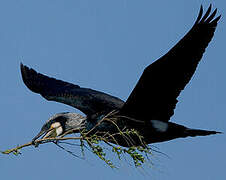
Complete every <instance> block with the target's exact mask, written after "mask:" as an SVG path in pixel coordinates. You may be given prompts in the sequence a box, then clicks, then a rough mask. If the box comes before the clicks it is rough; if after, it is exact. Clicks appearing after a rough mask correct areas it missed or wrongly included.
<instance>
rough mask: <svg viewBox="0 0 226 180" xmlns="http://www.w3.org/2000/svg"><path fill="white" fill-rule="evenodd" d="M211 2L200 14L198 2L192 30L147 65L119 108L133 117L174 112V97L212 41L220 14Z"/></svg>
mask: <svg viewBox="0 0 226 180" xmlns="http://www.w3.org/2000/svg"><path fill="white" fill-rule="evenodd" d="M210 12H211V5H210V7H209V9H208V10H207V12H206V13H205V15H204V16H203V8H202V6H201V9H200V12H199V15H198V18H197V20H196V22H195V24H194V26H193V27H192V28H191V30H190V31H189V32H188V33H187V34H186V35H185V36H184V37H183V38H182V39H181V40H180V41H179V42H178V43H177V44H176V45H175V46H174V47H173V48H172V49H171V50H170V51H169V52H168V53H167V54H166V55H164V56H163V57H161V58H160V59H158V60H157V61H155V62H154V63H152V64H151V65H149V66H148V67H146V69H145V70H144V72H143V74H142V76H141V78H140V79H139V81H138V83H137V85H136V86H135V88H134V89H133V91H132V93H131V94H130V96H129V98H128V99H127V101H126V102H125V104H124V106H123V107H122V109H121V113H122V114H124V115H126V116H129V117H131V118H134V119H139V120H142V121H148V120H151V119H158V120H162V121H168V120H169V119H170V117H171V116H172V115H173V114H174V109H175V106H176V103H177V97H178V96H179V94H180V92H181V91H182V90H183V89H184V88H185V86H186V84H187V83H188V82H189V80H190V79H191V77H192V75H193V74H194V72H195V69H196V67H197V65H198V63H199V61H200V60H201V58H202V55H203V53H204V51H205V48H206V47H207V45H208V43H209V42H210V41H211V39H212V37H213V35H214V31H215V28H216V26H217V22H218V20H219V19H220V16H218V17H217V18H214V17H215V15H216V12H217V9H216V10H215V11H214V12H213V13H212V14H210Z"/></svg>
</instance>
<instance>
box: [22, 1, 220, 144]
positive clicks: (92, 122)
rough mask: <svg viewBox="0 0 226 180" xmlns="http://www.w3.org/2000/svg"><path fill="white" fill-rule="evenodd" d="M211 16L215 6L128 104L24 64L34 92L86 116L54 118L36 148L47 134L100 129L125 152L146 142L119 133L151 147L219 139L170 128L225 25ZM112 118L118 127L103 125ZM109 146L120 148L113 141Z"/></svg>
mask: <svg viewBox="0 0 226 180" xmlns="http://www.w3.org/2000/svg"><path fill="white" fill-rule="evenodd" d="M210 12H211V5H210V7H209V8H208V10H207V12H206V13H205V14H204V16H203V8H202V6H201V9H200V12H199V15H198V18H197V20H196V22H195V24H194V25H193V27H192V28H191V29H190V31H189V32H188V33H187V34H186V35H185V36H184V37H183V38H182V39H181V40H180V41H179V42H178V43H177V44H176V45H175V46H174V47H173V48H172V49H171V50H170V51H169V52H168V53H167V54H165V55H164V56H162V57H161V58H160V59H158V60H157V61H155V62H154V63H152V64H151V65H149V66H148V67H146V68H145V70H144V72H143V74H142V76H141V78H140V79H139V81H138V83H137V85H136V86H135V88H134V89H133V91H132V93H131V94H130V96H129V98H128V99H127V101H126V102H124V101H122V100H121V99H119V98H117V97H114V96H111V95H108V94H105V93H103V92H99V91H95V90H92V89H88V88H82V87H80V86H78V85H74V84H71V83H68V82H65V81H61V80H57V79H54V78H51V77H48V76H46V75H43V74H40V73H37V72H36V71H35V70H33V69H31V68H28V67H27V66H24V65H23V64H21V73H22V78H23V81H24V83H25V85H26V86H27V87H28V88H29V89H30V90H31V91H33V92H35V93H39V94H41V95H42V96H43V97H44V98H45V99H47V100H50V101H57V102H60V103H64V104H67V105H70V106H72V107H75V108H77V109H79V110H81V111H82V112H83V113H84V114H85V115H86V116H81V115H79V114H77V113H59V114H56V115H54V116H52V117H51V118H50V119H49V120H48V121H47V122H46V123H45V124H44V125H43V127H42V129H41V131H40V133H39V134H38V135H37V136H35V137H34V139H33V142H35V140H36V139H38V138H39V137H40V136H41V135H43V134H45V135H44V138H45V137H58V136H61V135H62V134H64V133H65V132H70V131H71V133H76V132H80V131H81V130H87V131H89V130H91V129H93V128H94V127H95V128H94V129H95V130H94V131H95V132H99V133H100V134H101V133H109V134H115V136H114V139H115V140H116V141H117V143H118V144H119V145H122V146H137V145H140V144H141V140H140V139H139V138H137V137H135V136H133V137H132V141H129V142H128V141H126V140H125V139H124V138H123V137H121V135H119V134H117V133H116V132H117V131H118V128H119V129H120V130H125V129H126V130H131V129H135V130H136V131H137V132H138V133H139V134H140V135H141V136H140V137H142V142H145V143H146V144H150V143H155V142H162V141H168V140H171V139H175V138H181V137H188V136H206V135H210V134H216V133H218V132H216V131H207V130H199V129H191V128H187V127H185V126H182V125H179V124H176V123H172V122H169V120H170V117H171V116H172V115H173V114H174V109H175V107H176V103H177V102H178V101H177V97H178V96H179V94H180V92H181V91H182V90H183V89H184V88H185V86H186V84H187V83H188V82H189V81H190V79H191V77H192V75H193V74H194V72H195V69H196V67H197V65H198V63H199V61H200V60H201V58H202V55H203V53H204V51H205V48H206V47H207V45H208V43H209V42H210V41H211V39H212V37H213V35H214V31H215V29H216V26H217V22H218V20H219V19H220V16H218V17H216V18H215V15H216V13H217V9H216V10H215V11H214V12H213V13H210ZM107 115H109V116H110V117H111V118H112V119H114V123H112V122H108V121H102V120H103V118H104V117H105V116H107ZM116 126H117V127H116ZM72 130H73V131H72ZM109 141H110V142H113V143H116V141H114V140H112V139H109Z"/></svg>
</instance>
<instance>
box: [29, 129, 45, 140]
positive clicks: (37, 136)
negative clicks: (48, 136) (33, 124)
mask: <svg viewBox="0 0 226 180" xmlns="http://www.w3.org/2000/svg"><path fill="white" fill-rule="evenodd" d="M45 133H46V131H45V130H41V131H40V132H39V133H38V134H37V135H36V136H35V137H34V138H33V139H32V142H34V141H35V140H36V139H38V138H39V137H40V136H42V135H43V134H45Z"/></svg>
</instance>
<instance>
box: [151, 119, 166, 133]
mask: <svg viewBox="0 0 226 180" xmlns="http://www.w3.org/2000/svg"><path fill="white" fill-rule="evenodd" d="M150 122H151V124H152V126H153V127H154V128H155V129H156V130H157V131H159V132H166V131H167V129H168V123H166V122H163V121H159V120H151V121H150Z"/></svg>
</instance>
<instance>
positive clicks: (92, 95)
mask: <svg viewBox="0 0 226 180" xmlns="http://www.w3.org/2000/svg"><path fill="white" fill-rule="evenodd" d="M20 67H21V74H22V79H23V82H24V84H25V85H26V86H27V87H28V88H29V89H30V90H31V91H33V92H35V93H38V94H41V95H42V96H43V97H44V98H45V99H47V100H49V101H56V102H60V103H64V104H67V105H70V106H72V107H75V108H77V109H79V110H81V111H82V112H83V113H85V114H86V115H93V114H95V113H99V112H103V111H111V110H114V109H119V108H121V107H122V105H123V103H124V102H123V101H122V100H121V99H119V98H117V97H114V96H111V95H108V94H105V93H103V92H99V91H95V90H92V89H88V88H81V87H80V86H78V85H74V84H72V83H68V82H65V81H61V80H57V79H55V78H51V77H48V76H46V75H43V74H41V73H37V72H36V71H35V70H34V69H31V68H28V67H27V66H24V65H23V64H21V66H20Z"/></svg>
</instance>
